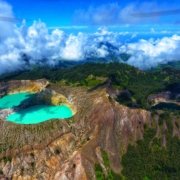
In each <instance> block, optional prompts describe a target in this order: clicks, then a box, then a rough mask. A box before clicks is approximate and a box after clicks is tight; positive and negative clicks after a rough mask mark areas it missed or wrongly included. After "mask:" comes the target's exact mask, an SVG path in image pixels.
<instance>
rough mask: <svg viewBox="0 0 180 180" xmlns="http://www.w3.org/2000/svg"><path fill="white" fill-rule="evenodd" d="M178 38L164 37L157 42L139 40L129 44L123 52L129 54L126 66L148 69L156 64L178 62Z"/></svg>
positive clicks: (179, 56)
mask: <svg viewBox="0 0 180 180" xmlns="http://www.w3.org/2000/svg"><path fill="white" fill-rule="evenodd" d="M179 49H180V36H178V35H173V36H172V37H164V38H162V39H158V40H152V39H150V40H140V41H139V42H137V43H130V44H128V45H126V47H124V49H123V51H125V52H128V53H129V54H131V55H132V56H131V58H130V59H129V60H128V64H131V65H134V66H136V67H139V68H141V69H142V68H143V69H148V68H150V67H155V66H157V65H158V64H161V63H163V64H165V63H167V62H170V61H177V60H180V51H179Z"/></svg>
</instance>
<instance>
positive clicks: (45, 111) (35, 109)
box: [6, 105, 73, 124]
mask: <svg viewBox="0 0 180 180" xmlns="http://www.w3.org/2000/svg"><path fill="white" fill-rule="evenodd" d="M72 116H73V112H72V110H71V109H70V108H69V107H68V106H66V105H60V106H48V105H37V106H32V107H30V108H27V109H24V110H21V111H19V112H15V113H13V114H10V115H9V116H8V117H7V119H6V120H7V121H10V122H13V123H16V124H38V123H41V122H44V121H47V120H50V119H67V118H70V117H72Z"/></svg>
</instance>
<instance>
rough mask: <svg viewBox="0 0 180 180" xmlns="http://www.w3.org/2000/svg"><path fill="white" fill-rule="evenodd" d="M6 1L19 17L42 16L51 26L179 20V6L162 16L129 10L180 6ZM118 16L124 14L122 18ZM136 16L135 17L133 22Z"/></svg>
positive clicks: (159, 1)
mask: <svg viewBox="0 0 180 180" xmlns="http://www.w3.org/2000/svg"><path fill="white" fill-rule="evenodd" d="M7 2H8V3H9V4H11V5H12V7H13V12H14V14H15V16H16V17H17V18H25V19H27V20H29V22H30V21H33V20H38V19H41V20H42V21H43V22H45V23H46V24H47V25H48V27H57V26H72V25H88V26H89V25H93V26H94V25H109V26H110V25H111V26H112V25H121V24H129V23H133V24H134V23H136V24H149V23H150V24H159V23H161V24H179V23H180V18H179V17H180V10H179V13H177V12H176V13H174V14H173V13H170V15H169V14H168V13H167V14H164V15H163V16H161V15H158V16H155V17H154V16H152V17H146V18H144V17H143V15H142V16H141V17H136V18H134V17H133V16H131V14H130V13H146V12H148V13H149V12H161V11H164V10H165V11H167V10H177V9H180V2H179V0H156V1H150V0H149V1H148V0H147V1H142V0H141V1H140V0H137V1H133V0H119V1H113V0H88V1H86V0H78V1H75V0H66V1H64V0H26V1H25V0H7ZM128 8H129V9H128ZM128 13H129V14H128ZM119 14H120V15H119ZM117 16H118V17H117ZM119 16H123V18H120V17H119ZM125 16H129V17H127V18H126V17H125ZM118 18H119V19H118ZM133 18H134V19H135V20H133V21H132V22H131V19H133Z"/></svg>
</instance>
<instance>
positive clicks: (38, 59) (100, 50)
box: [0, 1, 180, 74]
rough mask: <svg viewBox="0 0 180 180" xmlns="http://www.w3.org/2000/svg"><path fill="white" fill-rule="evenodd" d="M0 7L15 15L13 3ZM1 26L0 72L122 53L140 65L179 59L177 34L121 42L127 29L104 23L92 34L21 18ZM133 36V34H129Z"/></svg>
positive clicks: (131, 62) (119, 59)
mask: <svg viewBox="0 0 180 180" xmlns="http://www.w3.org/2000/svg"><path fill="white" fill-rule="evenodd" d="M112 8H113V6H112ZM1 9H3V11H5V12H6V16H9V17H14V15H13V12H12V7H11V6H10V5H9V4H7V3H5V2H4V1H0V12H2V11H1ZM102 11H103V10H102ZM1 15H2V14H0V16H1ZM0 27H2V28H1V33H0V74H4V73H9V72H12V71H16V70H24V69H27V68H29V67H31V66H34V65H35V66H41V65H49V66H56V65H58V63H59V61H61V60H65V61H88V60H89V59H94V58H96V59H97V60H99V61H100V59H102V58H104V59H108V60H111V57H112V56H114V57H116V59H117V60H118V61H122V59H121V58H120V57H121V56H120V55H121V54H122V53H127V54H129V55H130V58H129V59H128V60H127V61H126V63H128V64H130V65H133V66H135V67H138V68H140V69H148V68H151V67H154V66H156V65H158V64H160V63H166V62H170V61H177V60H180V51H179V49H180V36H179V35H173V36H171V37H163V38H161V39H156V40H155V39H149V40H144V39H141V40H138V41H137V42H134V43H122V41H121V39H122V36H124V34H127V33H128V32H110V31H108V29H106V28H105V27H104V28H99V29H98V30H97V32H95V33H91V34H88V33H81V32H79V33H78V34H67V33H65V31H62V30H60V29H53V30H49V29H48V27H47V26H46V24H45V23H43V22H41V21H36V22H34V23H33V24H32V25H31V26H27V25H26V23H25V22H23V23H22V25H21V26H20V27H19V26H17V25H15V24H13V23H9V22H5V21H4V22H3V21H1V22H0ZM134 36H136V34H132V37H134Z"/></svg>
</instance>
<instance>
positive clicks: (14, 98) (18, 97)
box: [0, 93, 34, 109]
mask: <svg viewBox="0 0 180 180" xmlns="http://www.w3.org/2000/svg"><path fill="white" fill-rule="evenodd" d="M32 96H34V94H32V93H16V94H9V95H6V96H4V97H2V98H0V109H8V108H14V107H16V106H19V105H21V103H22V102H23V101H25V100H28V99H30V98H31V97H32Z"/></svg>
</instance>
